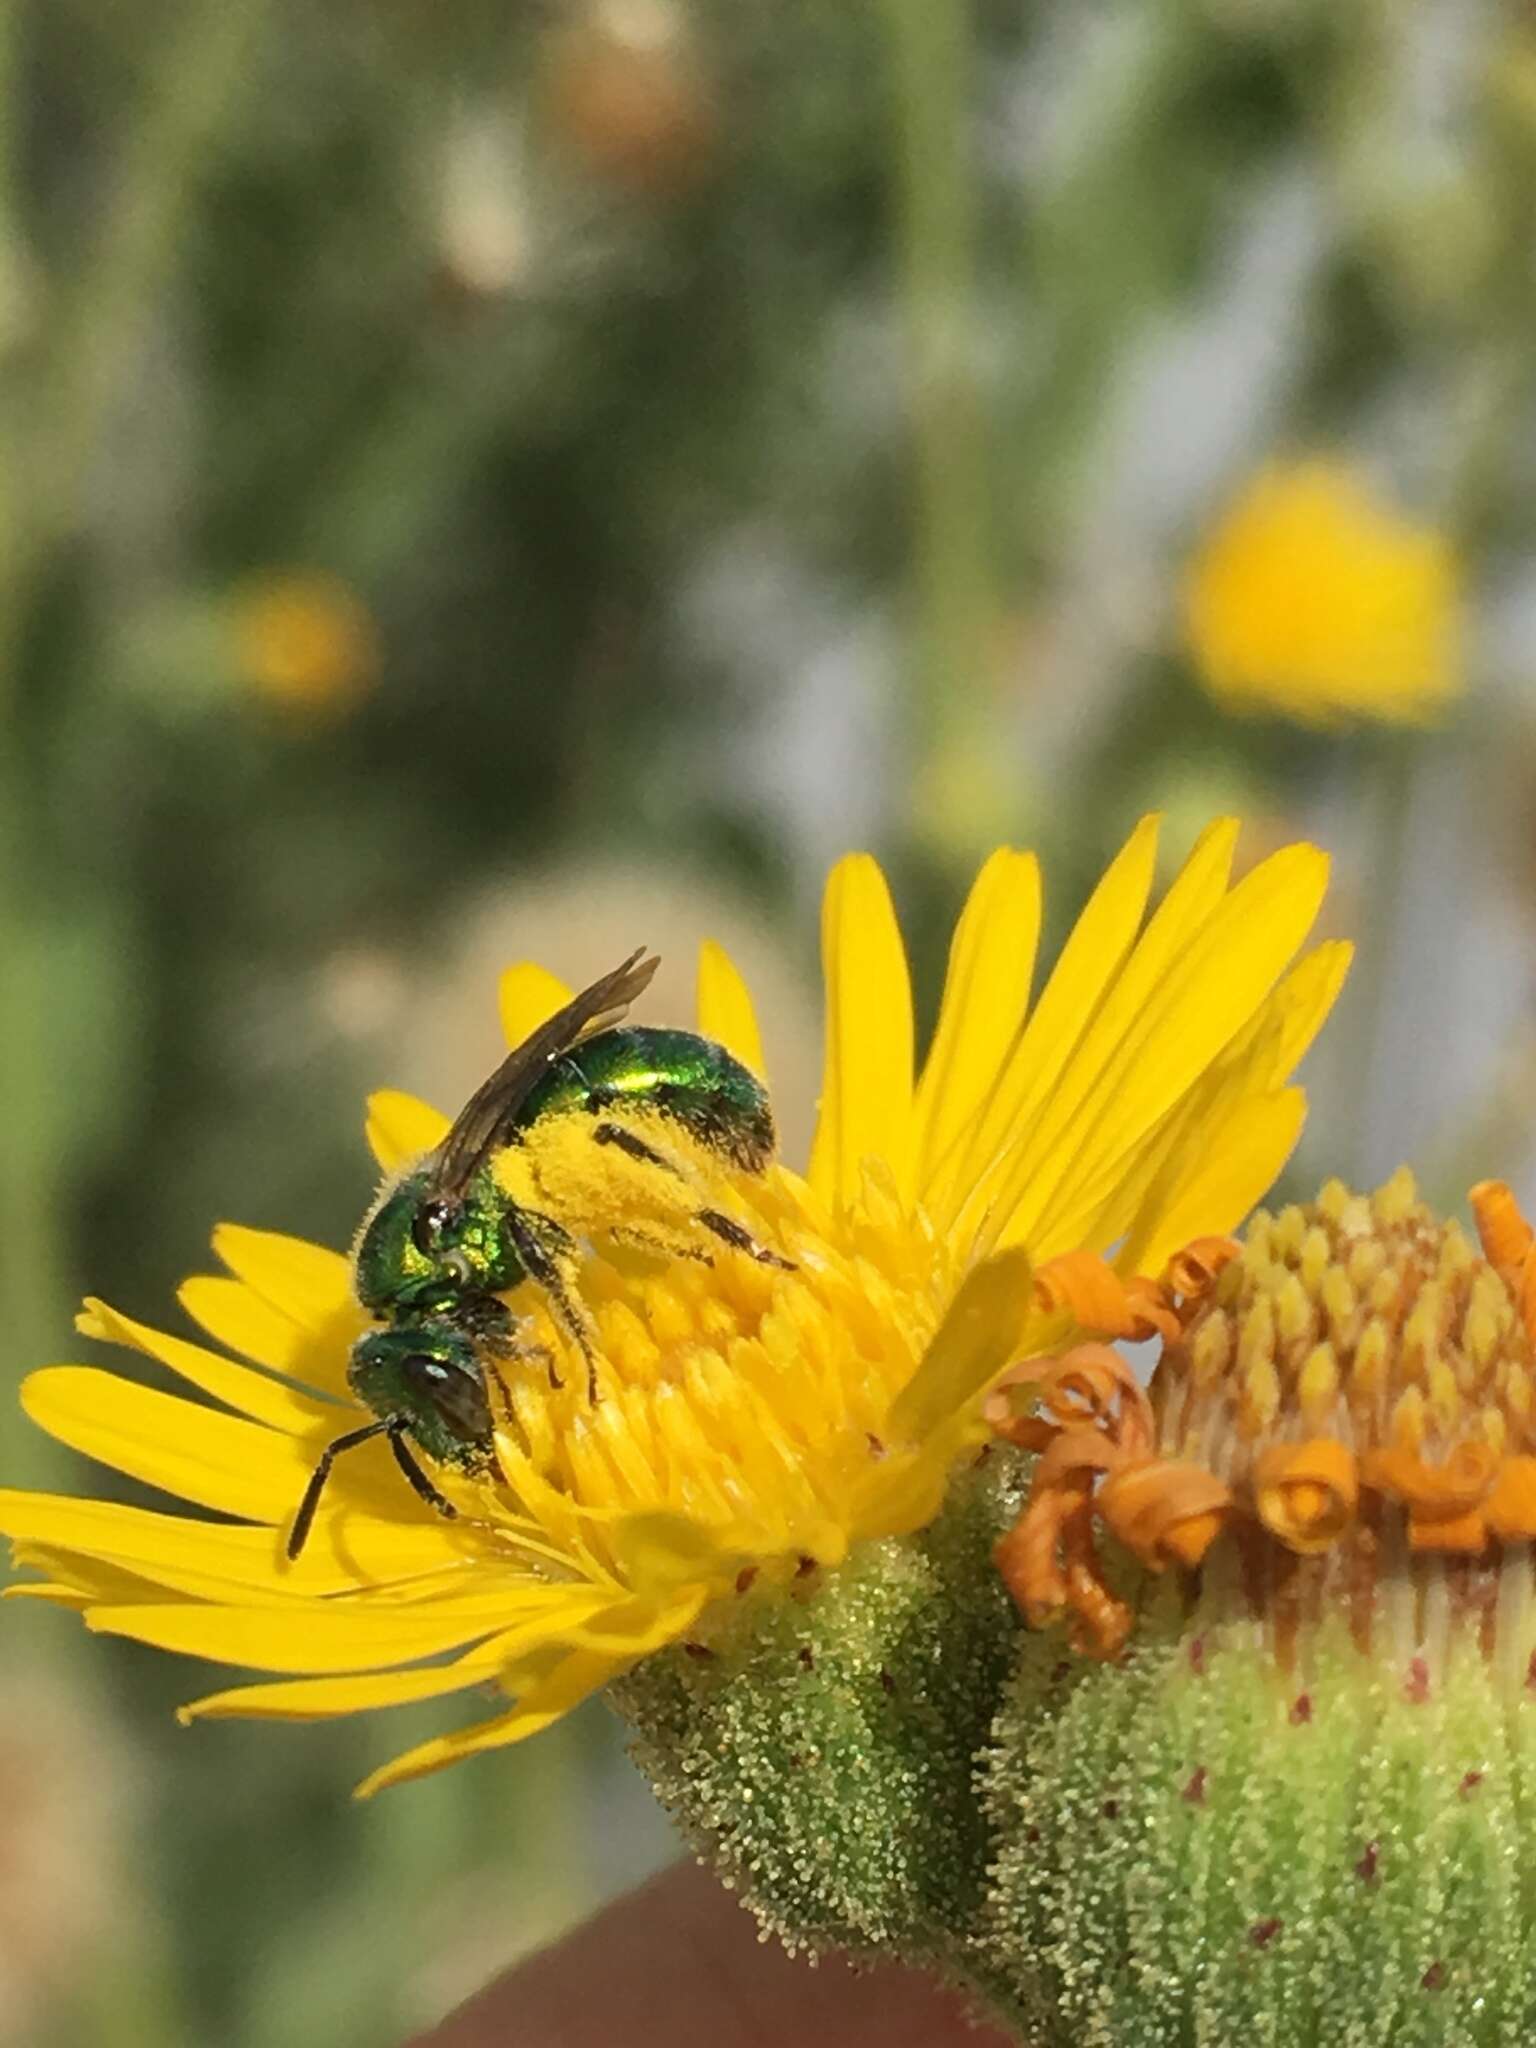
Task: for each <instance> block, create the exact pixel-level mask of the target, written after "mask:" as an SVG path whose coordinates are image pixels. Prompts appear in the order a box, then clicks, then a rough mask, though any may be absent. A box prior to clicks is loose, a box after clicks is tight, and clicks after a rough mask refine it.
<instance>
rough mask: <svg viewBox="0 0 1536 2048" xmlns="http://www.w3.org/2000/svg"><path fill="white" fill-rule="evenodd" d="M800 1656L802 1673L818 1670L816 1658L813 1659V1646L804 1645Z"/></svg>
mask: <svg viewBox="0 0 1536 2048" xmlns="http://www.w3.org/2000/svg"><path fill="white" fill-rule="evenodd" d="M799 1654H800V1669H801V1670H802V1671H814V1670H815V1668H816V1659H815V1658H814V1657H813V1656H812V1655H811V1646H810V1644H809V1643H802V1644H801V1645H800V1653H799Z"/></svg>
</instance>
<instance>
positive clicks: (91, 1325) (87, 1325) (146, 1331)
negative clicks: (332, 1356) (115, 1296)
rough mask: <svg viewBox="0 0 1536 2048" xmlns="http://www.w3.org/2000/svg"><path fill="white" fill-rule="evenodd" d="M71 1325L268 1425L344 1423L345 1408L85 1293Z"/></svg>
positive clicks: (301, 1428) (296, 1431)
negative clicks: (143, 1358) (125, 1348)
mask: <svg viewBox="0 0 1536 2048" xmlns="http://www.w3.org/2000/svg"><path fill="white" fill-rule="evenodd" d="M75 1327H76V1328H77V1329H78V1330H79V1331H80V1332H81V1334H82V1335H83V1336H87V1337H100V1338H102V1339H103V1340H104V1341H105V1342H107V1343H109V1344H126V1345H127V1346H128V1347H129V1349H130V1350H133V1351H143V1352H145V1353H147V1354H148V1356H149V1357H151V1358H157V1359H158V1360H159V1361H160V1363H161V1364H162V1365H165V1366H169V1368H170V1369H171V1371H172V1372H174V1373H178V1374H179V1375H180V1376H181V1378H182V1379H184V1380H189V1381H190V1382H191V1384H192V1385H193V1386H194V1387H198V1388H200V1389H201V1390H202V1392H203V1393H205V1394H211V1395H212V1396H213V1398H214V1400H216V1401H223V1402H224V1403H225V1404H226V1406H228V1407H230V1408H234V1409H237V1410H238V1411H239V1412H240V1414H242V1415H249V1416H250V1417H251V1418H252V1420H253V1421H255V1422H264V1423H266V1424H267V1426H268V1427H269V1428H271V1429H283V1430H287V1431H288V1433H289V1434H290V1435H292V1436H304V1435H308V1434H311V1433H312V1432H314V1431H316V1430H330V1431H332V1432H335V1433H338V1434H339V1432H340V1431H341V1430H342V1429H344V1428H345V1427H346V1416H345V1412H344V1411H343V1410H341V1409H338V1408H334V1407H332V1406H331V1405H330V1404H329V1403H328V1402H323V1401H317V1400H315V1399H314V1398H313V1397H312V1396H311V1395H309V1394H301V1393H299V1392H298V1391H297V1390H296V1389H294V1388H292V1387H285V1386H283V1385H282V1384H281V1382H279V1381H277V1380H274V1379H269V1378H268V1377H267V1376H266V1374H265V1373H259V1372H252V1371H251V1369H250V1367H249V1366H244V1365H236V1364H235V1363H234V1361H233V1360H232V1359H228V1358H221V1357H220V1356H219V1355H218V1353H217V1352H215V1351H205V1350H204V1349H203V1347H202V1345H201V1344H188V1343H187V1342H186V1341H185V1339H184V1338H181V1337H170V1336H167V1335H166V1334H165V1333H164V1332H163V1331H161V1330H152V1329H150V1328H149V1326H148V1325H147V1324H145V1323H136V1322H134V1321H133V1319H132V1317H130V1316H125V1315H123V1314H121V1313H120V1311H119V1310H117V1309H115V1308H112V1307H111V1306H109V1304H108V1303H106V1302H104V1301H98V1300H97V1299H96V1298H95V1297H94V1296H88V1297H87V1299H86V1303H85V1308H84V1310H83V1312H82V1313H81V1314H80V1315H79V1316H78V1317H77V1318H76V1324H75Z"/></svg>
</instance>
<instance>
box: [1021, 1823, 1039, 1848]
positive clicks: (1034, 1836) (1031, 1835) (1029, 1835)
mask: <svg viewBox="0 0 1536 2048" xmlns="http://www.w3.org/2000/svg"><path fill="white" fill-rule="evenodd" d="M1024 1839H1025V1841H1026V1842H1028V1843H1029V1844H1030V1845H1031V1847H1033V1845H1034V1844H1035V1843H1036V1842H1038V1841H1039V1839H1040V1830H1039V1829H1038V1828H1033V1827H1031V1828H1026V1829H1025V1830H1024Z"/></svg>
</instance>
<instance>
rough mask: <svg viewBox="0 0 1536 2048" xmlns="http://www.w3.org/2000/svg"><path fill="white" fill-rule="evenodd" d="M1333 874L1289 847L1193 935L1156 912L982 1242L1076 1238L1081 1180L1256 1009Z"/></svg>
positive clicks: (1057, 1242) (1056, 1247)
mask: <svg viewBox="0 0 1536 2048" xmlns="http://www.w3.org/2000/svg"><path fill="white" fill-rule="evenodd" d="M1327 876H1328V861H1327V856H1326V855H1324V854H1323V853H1321V852H1319V851H1318V849H1317V848H1315V847H1310V846H1294V847H1287V848H1286V849H1285V850H1284V851H1283V852H1281V853H1277V854H1275V855H1273V856H1272V857H1271V858H1270V859H1269V860H1267V861H1265V862H1263V863H1262V864H1261V865H1260V866H1259V867H1257V868H1255V869H1254V870H1253V872H1252V873H1251V874H1250V875H1248V876H1247V877H1246V879H1245V880H1244V881H1242V882H1240V883H1239V884H1238V886H1237V887H1236V888H1235V889H1233V890H1232V891H1231V892H1230V893H1229V894H1228V895H1226V896H1225V897H1224V898H1223V899H1222V900H1221V902H1220V903H1219V905H1218V907H1217V908H1216V909H1215V911H1214V912H1213V913H1212V914H1211V915H1209V916H1207V917H1205V918H1204V919H1203V921H1202V922H1200V923H1199V924H1198V926H1197V927H1196V929H1195V930H1194V931H1193V933H1191V931H1190V928H1189V920H1188V919H1187V918H1180V919H1178V920H1172V921H1170V922H1169V923H1168V924H1167V925H1164V924H1163V923H1162V921H1161V919H1160V918H1158V919H1154V920H1153V923H1152V925H1151V926H1149V927H1148V931H1147V934H1146V937H1145V939H1144V940H1143V942H1142V944H1141V946H1139V947H1138V948H1137V951H1136V954H1135V956H1133V959H1132V960H1131V962H1130V963H1129V965H1128V967H1127V970H1126V973H1125V974H1124V975H1123V976H1122V977H1121V984H1120V986H1118V987H1117V988H1116V990H1115V991H1114V992H1113V994H1112V996H1111V998H1110V999H1109V1000H1108V1001H1107V1002H1106V1003H1105V1005H1104V1008H1103V1012H1102V1014H1101V1016H1100V1017H1099V1018H1098V1019H1097V1020H1096V1021H1095V1024H1094V1026H1093V1027H1092V1029H1091V1031H1090V1032H1089V1034H1088V1036H1087V1037H1086V1039H1085V1040H1084V1042H1083V1044H1082V1046H1081V1048H1080V1050H1079V1052H1078V1054H1077V1055H1076V1056H1075V1057H1074V1059H1073V1060H1072V1062H1071V1064H1070V1066H1069V1068H1068V1069H1067V1071H1066V1072H1065V1073H1064V1074H1063V1076H1062V1077H1061V1080H1060V1082H1059V1084H1058V1086H1057V1088H1056V1090H1055V1092H1054V1093H1053V1095H1052V1097H1051V1099H1050V1101H1049V1102H1048V1103H1047V1104H1046V1105H1044V1108H1043V1110H1042V1113H1041V1114H1040V1116H1039V1117H1038V1118H1037V1119H1036V1120H1035V1122H1034V1124H1033V1125H1032V1127H1031V1128H1030V1130H1029V1131H1028V1133H1027V1134H1026V1135H1025V1137H1024V1138H1023V1140H1022V1142H1021V1143H1020V1144H1019V1145H1018V1146H1017V1147H1016V1148H1015V1149H1014V1151H1013V1153H1012V1155H1011V1156H1010V1158H1009V1160H1008V1163H1007V1166H1006V1168H1005V1170H1004V1172H1003V1173H1002V1175H1001V1177H1000V1180H999V1184H998V1187H997V1189H996V1191H995V1193H994V1196H993V1215H992V1220H991V1222H990V1223H989V1225H988V1226H987V1228H986V1230H984V1231H983V1232H982V1233H981V1236H980V1239H979V1241H980V1242H982V1243H999V1242H1010V1241H1015V1240H1022V1241H1027V1242H1029V1243H1030V1245H1031V1248H1032V1250H1033V1251H1034V1253H1035V1256H1036V1258H1037V1259H1040V1260H1044V1259H1047V1258H1049V1257H1052V1256H1054V1254H1055V1253H1056V1252H1058V1251H1063V1250H1067V1249H1070V1248H1071V1245H1072V1244H1074V1243H1077V1242H1079V1241H1080V1240H1078V1239H1070V1240H1069V1238H1068V1236H1067V1235H1065V1234H1064V1228H1063V1225H1064V1219H1065V1218H1066V1217H1068V1216H1069V1215H1070V1214H1071V1212H1072V1209H1073V1205H1074V1201H1075V1200H1076V1199H1077V1197H1078V1195H1079V1192H1080V1190H1081V1189H1082V1188H1083V1187H1085V1186H1089V1185H1091V1184H1092V1183H1093V1181H1094V1179H1095V1177H1096V1176H1098V1175H1102V1174H1104V1173H1105V1172H1106V1171H1107V1170H1110V1169H1113V1168H1114V1167H1115V1165H1116V1164H1117V1163H1118V1162H1122V1161H1124V1162H1129V1161H1130V1159H1131V1156H1132V1154H1133V1152H1134V1151H1135V1148H1136V1147H1137V1146H1138V1145H1139V1144H1140V1143H1141V1142H1142V1141H1143V1140H1144V1139H1146V1138H1147V1137H1148V1135H1149V1134H1150V1133H1151V1132H1153V1131H1154V1129H1155V1127H1156V1126H1157V1125H1158V1123H1159V1122H1160V1121H1161V1119H1162V1118H1163V1117H1164V1116H1166V1115H1167V1114H1168V1112H1169V1111H1170V1110H1171V1109H1172V1108H1173V1107H1174V1106H1175V1105H1176V1104H1177V1103H1178V1101H1179V1099H1180V1097H1181V1096H1182V1095H1183V1094H1184V1092H1185V1090H1186V1089H1187V1088H1189V1087H1191V1086H1192V1085H1193V1084H1194V1083H1195V1082H1197V1081H1198V1080H1199V1078H1200V1076H1201V1075H1202V1074H1203V1073H1204V1072H1205V1071H1206V1070H1207V1069H1208V1068H1209V1066H1210V1065H1211V1063H1212V1061H1213V1060H1215V1059H1216V1058H1217V1056H1218V1055H1219V1054H1220V1053H1221V1051H1222V1050H1223V1048H1224V1047H1225V1046H1227V1045H1228V1044H1229V1043H1230V1042H1231V1041H1232V1040H1233V1039H1234V1038H1235V1037H1236V1036H1237V1035H1238V1034H1239V1033H1240V1032H1241V1031H1242V1029H1243V1028H1244V1026H1245V1025H1247V1024H1248V1023H1249V1021H1250V1020H1251V1019H1252V1018H1253V1017H1254V1015H1255V1014H1256V1013H1257V1012H1258V1011H1259V1010H1260V1008H1261V1006H1262V1005H1263V1003H1264V1001H1265V999H1266V998H1267V997H1268V995H1269V994H1270V992H1271V989H1272V988H1273V986H1274V984H1275V982H1276V981H1277V979H1278V977H1279V976H1280V974H1281V972H1282V970H1283V969H1284V967H1285V965H1286V963H1287V961H1288V960H1289V959H1290V958H1291V957H1292V955H1293V954H1294V953H1295V952H1296V950H1297V948H1298V947H1299V946H1300V944H1301V942H1302V940H1303V939H1304V938H1305V936H1306V933H1307V931H1308V929H1309V928H1310V926H1311V925H1312V923H1313V921H1314V920H1315V918H1316V916H1317V912H1318V909H1319V908H1320V907H1321V903H1322V896H1323V891H1324V888H1325V887H1326V884H1327ZM1173 893H1174V892H1172V891H1170V896H1172V895H1173ZM1042 1224H1044V1226H1045V1228H1044V1231H1043V1233H1042V1231H1041V1225H1042Z"/></svg>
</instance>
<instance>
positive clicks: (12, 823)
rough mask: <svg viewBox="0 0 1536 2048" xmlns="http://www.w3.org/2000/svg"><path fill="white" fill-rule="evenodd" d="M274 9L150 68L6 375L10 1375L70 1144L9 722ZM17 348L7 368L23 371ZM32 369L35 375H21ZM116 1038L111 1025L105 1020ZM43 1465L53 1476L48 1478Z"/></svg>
mask: <svg viewBox="0 0 1536 2048" xmlns="http://www.w3.org/2000/svg"><path fill="white" fill-rule="evenodd" d="M267 5H268V0H194V4H192V5H191V6H189V7H188V9H187V11H186V12H185V14H184V15H183V17H182V21H181V25H180V29H179V33H178V34H177V36H176V37H175V39H174V40H173V41H172V43H171V45H170V48H169V49H168V50H167V51H166V52H165V53H164V54H163V55H162V56H160V57H159V58H158V59H157V60H156V62H155V65H154V70H153V74H152V76H153V79H154V86H153V90H152V92H151V94H150V96H149V100H148V104H147V105H145V106H144V107H143V108H142V109H137V110H134V111H133V112H132V114H131V117H130V118H129V119H128V120H127V122H126V131H127V134H128V137H129V141H128V144H127V149H126V155H125V159H124V161H123V162H122V163H121V165H120V166H119V167H118V169H117V172H116V175H115V177H114V180H113V185H112V195H113V196H112V199H111V201H110V203H109V204H108V205H107V207H106V210H105V216H104V218H103V221H102V225H101V231H100V234H99V236H98V239H97V241H96V244H95V247H94V248H93V249H92V250H91V251H90V252H88V254H87V255H86V257H85V258H84V259H83V261H82V262H81V263H80V265H79V266H78V269H77V272H76V277H77V282H75V283H74V285H73V287H72V289H66V288H64V287H60V288H59V292H60V303H59V306H58V311H57V314H56V315H55V316H54V317H53V319H52V322H51V326H50V332H49V336H48V345H47V347H46V349H45V350H44V349H38V348H36V347H33V348H31V349H30V350H27V351H26V353H27V354H28V357H29V360H28V361H27V363H25V364H23V363H22V362H20V361H19V360H16V361H8V362H7V363H6V364H5V368H6V370H7V372H8V374H7V375H6V377H5V378H4V380H3V381H4V393H5V396H4V400H3V407H4V409H3V412H0V1072H3V1073H4V1075H5V1093H6V1132H5V1143H4V1144H3V1145H0V1243H3V1244H4V1245H5V1247H6V1266H5V1272H6V1280H5V1313H6V1345H7V1362H8V1364H10V1365H11V1366H13V1367H14V1366H20V1365H23V1364H27V1363H32V1362H36V1361H38V1360H40V1359H42V1358H45V1357H47V1356H48V1355H49V1353H50V1352H51V1351H53V1350H54V1349H56V1347H57V1345H58V1344H59V1341H60V1339H61V1338H62V1336H63V1334H64V1331H65V1329H66V1328H67V1321H66V1317H67V1308H68V1299H69V1291H70V1283H71V1280H72V1278H73V1276H72V1275H71V1274H70V1273H69V1271H68V1268H69V1263H70V1261H69V1257H68V1242H67V1222H66V1217H67V1200H66V1187H65V1175H64V1166H63V1160H62V1152H63V1143H62V1127H63V1122H64V1112H65V1110H66V1109H67V1102H66V1100H65V1095H64V1090H65V1089H66V1087H67V1077H66V1076H64V1075H62V1074H60V1073H59V1072H58V1071H57V1068H56V1064H55V1060H54V1052H53V1032H52V1027H51V1022H50V1005H51V990H50V988H49V986H48V951H47V940H48V933H49V928H50V910H51V907H52V904H51V899H52V893H53V889H54V887H55V886H56V885H55V883H54V867H53V864H52V862H51V861H50V858H49V851H48V844H47V836H46V834H47V822H48V821H47V818H46V815H45V810H44V806H43V805H42V804H40V803H39V801H38V794H39V792H38V789H37V786H36V777H35V774H34V773H33V771H32V768H31V766H30V764H29V762H28V759H27V754H26V747H27V736H26V734H25V732H24V730H23V728H22V725H21V723H20V721H19V719H18V718H17V716H16V714H15V710H14V704H15V699H16V696H17V692H18V688H19V684H20V671H21V669H22V667H23V665H24V662H25V659H26V639H27V624H28V621H29V619H30V618H31V617H32V615H33V611H34V607H35V603H36V600H37V597H38V594H39V591H40V588H41V586H42V584H43V583H44V581H45V580H46V577H47V574H48V571H49V569H50V567H51V565H52V562H53V560H54V557H55V553H56V550H57V548H58V546H59V544H60V543H61V542H62V541H63V540H65V539H66V538H67V537H68V535H69V533H70V531H71V528H72V527H73V526H74V525H75V524H76V522H77V520H78V517H79V507H80V500H81V497H82V494H83V490H84V486H85V483H86V481H87V478H88V474H89V469H90V465H91V462H92V460H93V458H94V456H95V453H96V449H97V446H98V443H99V441H100V438H101V433H102V429H103V426H104V424H105V422H106V420H107V418H108V416H109V414H110V411H111V407H112V403H113V400H114V398H115V397H116V394H117V391H118V389H119V386H120V379H121V372H122V368H123V365H124V364H125V363H127V364H131V363H132V362H133V361H134V360H135V357H136V354H137V344H138V340H139V336H140V333H141V330H142V327H143V324H144V320H145V317H146V314H147V311H148V308H149V307H150V306H151V305H152V304H153V302H154V300H155V298H156V296H157V294H158V293H159V292H160V291H161V289H162V287H163V285H164V283H165V279H166V277H167V275H168V273H169V272H170V270H171V269H172V267H173V264H174V261H175V255H176V250H177V247H178V245H179V242H180V240H181V233H182V229H183V225H184V222H185V219H186V215H187V211H188V206H189V202H190V200H191V197H192V195H193V193H194V191H195V187H196V179H197V175H198V173H199V171H200V170H201V168H202V162H203V159H204V157H205V154H206V151H207V147H208V144H209V142H210V141H211V139H212V137H213V134H214V132H215V130H216V126H217V123H218V122H219V121H220V119H221V118H222V117H223V115H224V114H225V112H226V109H227V107H228V104H229V100H230V97H231V95H232V93H233V91H234V89H235V87H236V86H237V84H238V82H239V79H240V75H241V69H242V65H243V63H244V61H245V58H246V55H247V52H248V50H249V46H250V39H251V36H252V33H253V31H254V30H255V28H256V26H257V24H258V23H259V22H260V20H261V19H262V17H263V15H264V13H265V10H266V7H267ZM19 15H20V0H0V246H8V247H10V248H12V249H23V248H24V247H25V246H26V240H25V235H24V226H25V223H24V222H22V221H21V220H20V219H19V218H18V213H19V207H18V203H17V199H16V195H15V191H14V173H13V167H12V163H11V142H12V138H11V135H10V123H11V121H12V120H13V119H14V109H15V106H16V103H17V100H18V96H19V81H18V78H17V76H16V71H17V65H18V53H17V40H18V34H19ZM23 352H24V351H23V348H22V346H21V344H20V341H19V339H18V340H17V342H16V345H15V349H14V353H15V356H17V357H20V356H21V355H22V353H23ZM24 370H27V371H30V373H31V374H30V375H25V376H24V375H23V374H22V372H23V371H24ZM102 1028H103V1029H110V1028H111V1020H110V1019H104V1020H102ZM0 1456H3V1457H4V1461H5V1469H6V1474H7V1477H8V1478H16V1477H28V1476H31V1477H34V1478H35V1477H38V1476H41V1474H42V1473H43V1472H46V1471H47V1470H48V1469H49V1464H51V1462H52V1454H51V1452H50V1451H48V1450H46V1449H45V1448H44V1444H43V1439H41V1438H40V1437H39V1435H38V1433H37V1432H36V1431H34V1430H31V1429H30V1428H23V1427H22V1426H21V1418H20V1417H19V1416H18V1415H17V1413H16V1411H15V1409H14V1407H13V1406H11V1405H10V1404H8V1403H0ZM45 1460H46V1461H47V1462H45Z"/></svg>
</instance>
